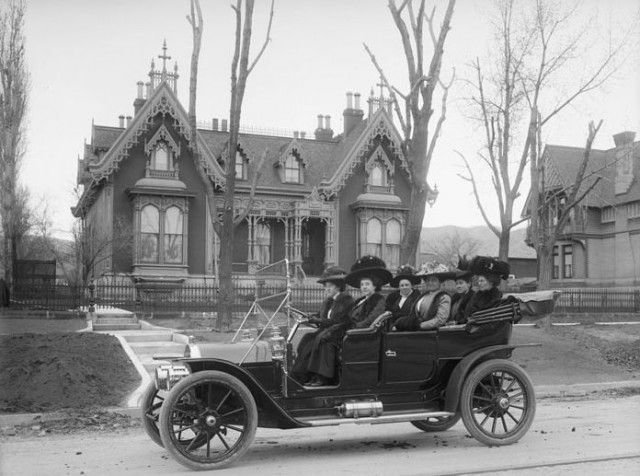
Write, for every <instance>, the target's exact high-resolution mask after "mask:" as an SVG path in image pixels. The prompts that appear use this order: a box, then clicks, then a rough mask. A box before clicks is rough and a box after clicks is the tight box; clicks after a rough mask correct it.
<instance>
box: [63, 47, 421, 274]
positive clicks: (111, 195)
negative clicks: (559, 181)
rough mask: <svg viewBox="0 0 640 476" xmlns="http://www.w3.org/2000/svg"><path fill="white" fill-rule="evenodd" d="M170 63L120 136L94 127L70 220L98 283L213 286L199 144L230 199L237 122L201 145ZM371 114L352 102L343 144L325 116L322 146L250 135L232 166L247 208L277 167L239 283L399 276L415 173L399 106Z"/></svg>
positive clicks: (371, 106) (247, 223)
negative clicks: (357, 264) (367, 259)
mask: <svg viewBox="0 0 640 476" xmlns="http://www.w3.org/2000/svg"><path fill="white" fill-rule="evenodd" d="M160 58H161V59H162V62H163V64H162V69H156V68H155V66H154V64H153V63H152V67H151V71H150V72H149V82H148V83H146V87H145V85H144V84H143V83H142V82H138V94H137V98H136V99H135V101H134V103H133V105H134V111H135V113H134V115H133V117H127V118H126V120H125V118H124V117H123V116H121V117H120V124H119V126H118V127H110V126H100V125H96V124H94V125H93V126H92V131H91V142H90V143H89V144H86V145H85V150H84V157H83V158H82V159H81V160H79V161H78V183H79V184H81V185H83V187H84V193H83V194H82V196H81V198H80V200H79V202H78V204H77V206H75V207H74V208H73V210H72V211H73V214H74V215H75V216H76V217H80V218H82V220H83V223H84V225H85V230H86V231H87V233H88V234H89V235H90V236H91V237H92V243H93V245H92V246H94V248H95V250H96V253H101V255H102V256H101V259H99V260H96V266H95V269H93V274H94V275H95V276H100V275H102V274H110V273H115V274H127V275H131V276H132V277H134V278H136V279H138V280H142V281H144V280H154V279H158V278H162V279H169V278H171V279H174V280H176V279H177V280H178V281H181V280H184V279H187V278H195V277H202V276H209V275H214V274H215V264H216V261H217V260H216V255H217V253H218V249H219V247H218V241H217V236H216V234H215V233H214V231H213V226H212V223H211V221H210V219H209V216H210V215H209V209H208V203H207V200H206V196H205V188H204V185H203V183H202V181H201V179H200V178H199V175H198V173H197V170H196V167H195V165H194V162H193V161H194V158H193V154H192V144H194V142H195V141H197V144H198V148H199V150H200V152H201V159H200V160H201V161H202V163H203V166H204V168H205V170H206V171H207V173H208V175H209V177H210V179H211V180H212V182H213V183H214V184H215V189H216V192H217V193H221V190H222V189H223V187H224V183H225V180H224V174H223V164H224V161H225V160H227V156H228V154H227V152H226V145H227V138H228V131H227V121H226V120H224V119H223V120H222V121H220V122H219V121H218V120H216V119H214V120H213V121H212V123H211V124H210V125H209V126H208V127H206V128H199V129H198V131H197V134H196V136H195V137H192V135H191V134H190V130H189V127H188V122H187V113H186V111H185V108H184V107H183V105H182V104H181V103H180V101H179V100H178V98H177V94H176V91H177V88H176V85H177V80H178V73H177V68H174V70H173V71H169V72H168V71H167V69H166V59H168V57H167V56H166V53H165V54H163V55H161V56H160ZM367 106H368V114H367V117H364V116H365V114H364V111H363V110H362V109H361V107H360V95H359V94H351V93H347V105H346V109H345V110H344V113H343V114H344V131H343V132H342V133H340V134H338V135H335V134H334V131H333V130H332V129H331V124H330V116H318V126H317V129H316V130H315V134H314V136H315V137H314V138H309V137H307V136H306V134H304V133H293V134H292V135H291V136H289V135H286V134H282V135H278V134H274V135H264V134H257V133H251V132H250V131H246V130H245V132H243V130H241V134H240V139H239V146H238V150H237V152H236V154H235V157H233V159H232V160H234V161H235V168H236V178H237V180H236V188H237V195H236V204H237V205H238V206H239V207H243V206H244V205H245V204H246V203H247V202H248V197H249V192H250V183H251V181H252V178H253V174H255V173H256V172H257V171H256V164H257V163H258V162H259V159H260V157H261V156H262V154H263V153H264V151H265V150H266V151H267V155H266V160H265V161H264V162H263V164H262V169H261V170H260V172H261V173H260V176H259V179H258V182H257V188H256V193H255V201H254V202H253V206H252V207H251V210H250V212H249V214H248V216H247V218H246V220H244V222H243V223H242V224H241V225H240V226H239V227H238V229H237V232H236V235H235V247H234V257H233V258H234V267H235V271H236V272H237V273H246V274H252V273H254V272H255V271H256V270H257V269H259V268H260V267H263V266H265V265H268V264H269V263H274V262H276V261H279V260H282V259H283V258H285V257H286V258H288V259H289V260H290V261H291V262H292V263H294V264H297V265H298V266H300V267H301V268H302V269H303V270H304V271H305V272H306V274H307V275H310V276H316V275H319V274H320V273H321V272H322V270H323V268H324V267H325V266H328V265H340V266H343V267H349V266H350V265H351V264H352V263H353V262H354V261H355V260H356V258H357V257H358V256H360V255H362V254H364V253H372V254H375V255H378V256H381V257H383V259H384V260H385V261H386V262H387V263H388V265H389V266H390V267H395V266H397V265H398V264H399V252H400V240H401V239H402V234H403V230H404V228H405V220H406V214H407V210H408V205H407V204H408V201H409V196H410V191H409V186H408V177H409V173H410V171H409V167H408V165H407V162H406V160H405V158H404V156H403V153H402V151H401V148H400V142H401V138H400V136H399V134H398V131H397V130H396V128H395V127H394V125H393V123H392V120H391V116H390V112H391V110H390V107H391V104H390V101H389V100H388V99H385V98H384V97H383V95H382V93H381V95H380V96H378V97H374V96H373V93H372V95H371V97H370V98H369V99H368V102H367ZM218 204H219V205H218V206H220V205H221V203H220V201H218ZM123 242H126V243H129V244H130V246H125V247H123V246H122V244H123Z"/></svg>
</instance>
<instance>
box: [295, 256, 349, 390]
mask: <svg viewBox="0 0 640 476" xmlns="http://www.w3.org/2000/svg"><path fill="white" fill-rule="evenodd" d="M346 275H347V273H346V271H344V270H343V269H342V268H338V267H329V268H327V269H326V270H325V271H324V273H322V276H321V277H320V279H319V280H318V283H320V284H323V285H324V289H325V295H326V299H325V300H324V301H323V303H322V307H321V308H320V313H319V314H317V315H315V316H312V317H311V318H310V319H309V322H310V323H311V324H316V325H317V326H318V330H317V331H316V332H311V333H308V334H305V335H304V336H303V338H302V340H301V341H300V344H298V356H297V358H296V362H295V363H294V365H293V368H292V371H291V374H292V376H293V378H295V379H296V380H298V381H300V382H303V383H304V384H305V385H310V386H321V385H326V384H327V383H328V382H329V381H330V380H331V379H333V378H334V376H335V375H334V374H335V369H336V359H337V349H338V347H339V346H340V343H341V342H342V338H343V337H344V333H345V332H346V330H347V329H348V328H349V327H350V326H351V318H350V315H349V310H350V309H351V306H352V305H353V298H352V297H351V295H350V294H349V293H346V292H345V280H344V278H345V276H346Z"/></svg>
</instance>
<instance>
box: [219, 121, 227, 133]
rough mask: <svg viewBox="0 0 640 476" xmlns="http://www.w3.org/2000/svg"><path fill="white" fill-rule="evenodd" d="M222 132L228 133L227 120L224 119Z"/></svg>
mask: <svg viewBox="0 0 640 476" xmlns="http://www.w3.org/2000/svg"><path fill="white" fill-rule="evenodd" d="M220 130H221V131H222V132H227V120H226V119H222V126H221V127H220Z"/></svg>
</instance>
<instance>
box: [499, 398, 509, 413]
mask: <svg viewBox="0 0 640 476" xmlns="http://www.w3.org/2000/svg"><path fill="white" fill-rule="evenodd" d="M498 406H499V407H500V409H501V410H506V409H507V408H509V399H508V398H507V397H500V398H499V399H498Z"/></svg>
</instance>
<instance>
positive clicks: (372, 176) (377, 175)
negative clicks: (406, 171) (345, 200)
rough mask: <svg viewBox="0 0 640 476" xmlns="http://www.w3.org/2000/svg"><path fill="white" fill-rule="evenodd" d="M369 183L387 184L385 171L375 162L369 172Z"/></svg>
mask: <svg viewBox="0 0 640 476" xmlns="http://www.w3.org/2000/svg"><path fill="white" fill-rule="evenodd" d="M369 185H373V186H377V187H386V186H387V171H386V169H384V168H383V167H382V166H381V165H380V164H376V165H374V166H373V168H372V169H371V172H370V173H369Z"/></svg>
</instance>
